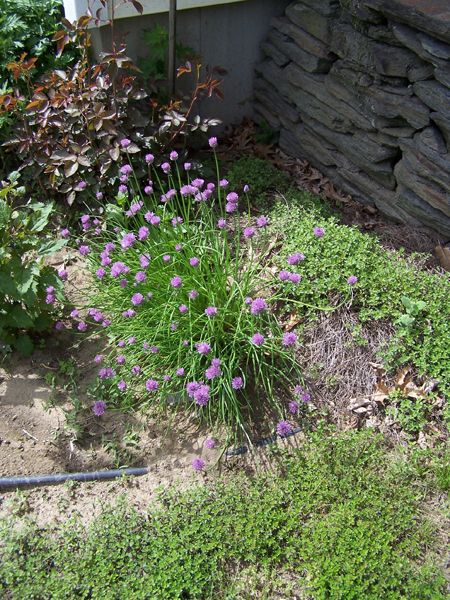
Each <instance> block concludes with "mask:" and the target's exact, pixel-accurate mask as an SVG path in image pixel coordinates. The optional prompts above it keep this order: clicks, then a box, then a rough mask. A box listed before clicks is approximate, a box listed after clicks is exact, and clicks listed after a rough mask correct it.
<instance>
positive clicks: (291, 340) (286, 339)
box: [283, 331, 297, 346]
mask: <svg viewBox="0 0 450 600" xmlns="http://www.w3.org/2000/svg"><path fill="white" fill-rule="evenodd" d="M296 342H297V336H296V334H295V333H294V332H293V331H288V332H286V333H285V334H284V335H283V346H294V345H295V343H296Z"/></svg>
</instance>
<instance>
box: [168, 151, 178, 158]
mask: <svg viewBox="0 0 450 600" xmlns="http://www.w3.org/2000/svg"><path fill="white" fill-rule="evenodd" d="M169 158H170V160H177V158H178V152H177V151H176V150H172V152H171V153H170V154H169Z"/></svg>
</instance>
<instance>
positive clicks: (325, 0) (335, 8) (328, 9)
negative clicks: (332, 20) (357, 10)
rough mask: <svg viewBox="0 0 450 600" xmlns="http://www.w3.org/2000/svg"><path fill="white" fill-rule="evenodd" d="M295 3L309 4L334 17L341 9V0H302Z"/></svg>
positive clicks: (327, 15) (323, 13) (322, 13)
mask: <svg viewBox="0 0 450 600" xmlns="http://www.w3.org/2000/svg"><path fill="white" fill-rule="evenodd" d="M293 4H294V5H295V4H302V5H304V6H308V7H309V8H313V9H314V10H316V11H317V12H318V13H320V14H321V15H325V16H326V17H332V16H334V15H336V14H338V13H339V12H340V10H341V5H340V1H339V0H302V1H301V2H293Z"/></svg>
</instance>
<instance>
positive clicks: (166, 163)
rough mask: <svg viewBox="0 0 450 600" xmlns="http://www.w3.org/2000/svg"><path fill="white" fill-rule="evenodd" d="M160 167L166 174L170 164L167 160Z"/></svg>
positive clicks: (168, 171)
mask: <svg viewBox="0 0 450 600" xmlns="http://www.w3.org/2000/svg"><path fill="white" fill-rule="evenodd" d="M161 169H162V170H163V171H164V173H165V174H166V175H167V174H168V173H170V164H169V163H168V162H165V163H163V164H162V165H161Z"/></svg>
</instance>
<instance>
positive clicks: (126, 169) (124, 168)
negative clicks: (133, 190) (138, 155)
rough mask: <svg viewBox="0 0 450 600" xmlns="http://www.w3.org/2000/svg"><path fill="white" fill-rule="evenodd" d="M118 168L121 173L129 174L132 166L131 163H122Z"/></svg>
mask: <svg viewBox="0 0 450 600" xmlns="http://www.w3.org/2000/svg"><path fill="white" fill-rule="evenodd" d="M119 170H120V173H121V174H122V175H129V174H130V173H132V172H133V167H132V166H131V165H123V166H122V167H120V169H119Z"/></svg>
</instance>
